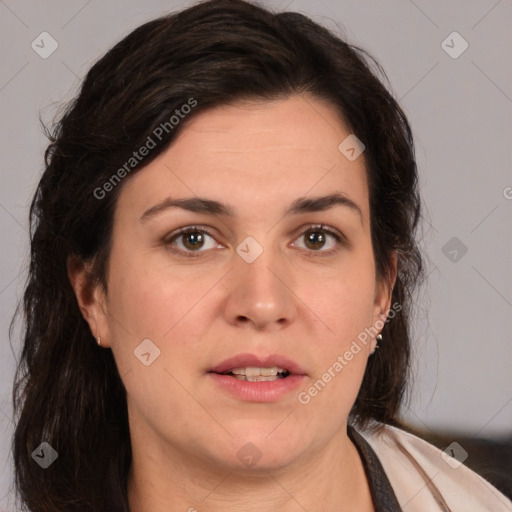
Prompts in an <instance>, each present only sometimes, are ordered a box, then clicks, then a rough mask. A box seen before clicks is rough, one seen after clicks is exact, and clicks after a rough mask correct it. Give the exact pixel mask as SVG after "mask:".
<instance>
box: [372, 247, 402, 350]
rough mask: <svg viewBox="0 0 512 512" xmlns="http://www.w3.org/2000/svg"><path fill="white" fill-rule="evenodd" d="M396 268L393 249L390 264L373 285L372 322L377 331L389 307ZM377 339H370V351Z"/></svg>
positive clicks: (380, 328) (396, 260)
mask: <svg viewBox="0 0 512 512" xmlns="http://www.w3.org/2000/svg"><path fill="white" fill-rule="evenodd" d="M397 269H398V256H397V254H396V251H393V252H392V253H391V256H390V265H389V269H388V272H387V274H386V275H385V276H382V277H379V278H378V279H377V283H376V287H375V302H374V307H373V323H372V325H373V326H375V328H376V329H377V331H378V332H380V331H381V330H382V327H383V326H384V323H385V321H386V318H387V316H388V314H389V310H390V308H391V297H392V294H393V288H394V286H395V282H396V276H397ZM376 345H377V340H376V339H375V338H374V339H373V340H372V352H373V351H374V350H375V346H376Z"/></svg>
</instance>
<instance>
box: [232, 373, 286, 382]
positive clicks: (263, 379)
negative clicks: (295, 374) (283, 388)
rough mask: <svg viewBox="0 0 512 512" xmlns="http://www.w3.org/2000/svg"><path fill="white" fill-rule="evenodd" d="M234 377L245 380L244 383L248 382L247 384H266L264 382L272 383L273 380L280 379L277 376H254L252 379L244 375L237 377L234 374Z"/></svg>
mask: <svg viewBox="0 0 512 512" xmlns="http://www.w3.org/2000/svg"><path fill="white" fill-rule="evenodd" d="M234 377H235V379H238V380H246V381H249V382H266V381H274V380H280V379H281V377H278V376H277V375H269V376H264V375H256V376H254V377H249V376H245V375H237V374H235V375H234Z"/></svg>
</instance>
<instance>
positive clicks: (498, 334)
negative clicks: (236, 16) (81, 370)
mask: <svg viewBox="0 0 512 512" xmlns="http://www.w3.org/2000/svg"><path fill="white" fill-rule="evenodd" d="M263 3H264V4H266V5H271V6H273V7H275V8H276V9H278V10H282V9H285V8H286V9H287V10H294V11H300V12H303V13H304V14H307V15H309V16H311V17H312V18H313V19H314V20H316V21H317V22H320V23H322V24H324V25H326V26H328V27H329V28H332V29H334V30H335V31H337V32H338V33H340V31H341V34H342V35H343V34H344V35H345V37H347V38H348V40H349V41H350V42H353V43H356V44H358V45H360V46H362V47H364V48H365V49H367V50H369V51H370V53H371V54H373V55H374V56H375V57H376V58H377V59H378V60H379V61H380V63H381V64H382V65H383V67H384V69H385V70H386V72H387V74H388V77H389V79H390V82H391V84H392V88H393V91H394V93H395V95H396V97H397V98H398V99H399V100H400V102H401V105H402V106H403V108H404V109H405V111H406V113H407V115H408V117H409V119H410V122H411V124H412V127H413V131H414V133H415V137H416V148H417V157H418V164H419V169H420V174H421V186H422V192H423V200H424V202H425V204H426V207H427V211H426V213H425V220H424V225H425V230H424V236H423V246H424V248H425V251H426V252H427V254H428V262H427V265H428V268H427V274H429V278H428V282H427V284H426V285H425V286H424V287H423V289H422V291H421V293H420V295H419V310H418V315H417V318H416V321H415V324H414V333H415V338H414V351H415V363H414V372H413V373H414V375H415V386H414V390H413V393H412V396H411V401H410V404H409V405H408V406H407V407H406V408H405V413H406V417H407V418H408V419H409V420H410V422H411V423H413V424H414V425H417V426H419V427H421V428H424V429H427V430H435V429H444V430H448V431H453V432H460V433H464V434H466V435H469V436H505V435H510V434H511V432H512V377H511V368H512V344H511V323H512V320H511V319H512V315H511V313H512V272H511V256H512V230H511V229H510V225H511V223H510V221H511V215H512V175H511V172H510V168H511V167H510V164H511V160H512V159H511V147H512V144H511V142H512V137H511V135H512V133H511V132H512V122H511V110H512V99H511V98H512V80H511V78H512V76H511V75H512V67H511V65H510V63H511V51H510V50H511V48H512V41H511V39H512V35H511V34H512V31H511V30H510V27H511V19H512V2H511V1H510V0H501V1H496V0H472V1H461V0H459V1H450V2H444V1H441V0H439V1H429V2H427V1H425V0H423V1H421V0H416V1H414V2H413V1H410V0H393V1H379V0H371V1H370V0H365V1H357V2H355V1H354V2H349V1H332V0H331V1H328V0H315V1H314V2H311V1H309V2H308V1H305V0H293V1H290V0H283V1H279V0H275V1H270V0H268V1H266V2H263ZM190 4H191V2H186V1H185V2H183V1H182V2H177V1H171V0H167V1H164V0H150V1H144V2H141V1H139V2H137V1H135V0H130V1H124V2H123V1H121V0H109V1H105V2H98V1H94V0H92V1H91V0H89V1H86V0H83V1H69V0H68V1H64V0H43V1H37V2H35V1H32V2H26V1H21V0H7V1H4V2H0V15H1V40H2V47H3V48H4V51H3V56H2V60H3V62H2V66H1V76H0V103H1V107H2V119H3V121H4V122H3V123H2V127H1V130H2V132H1V137H0V140H1V143H2V167H1V173H0V177H1V189H0V190H1V192H0V222H1V240H2V241H1V244H2V265H1V274H0V306H1V309H0V315H1V322H2V323H1V325H2V338H1V339H2V359H1V363H0V364H1V366H0V390H1V393H0V475H1V477H0V478H1V480H0V510H9V511H10V510H13V507H12V498H10V499H9V487H10V483H11V478H12V473H11V469H10V465H11V459H10V453H9V451H10V436H11V434H12V428H13V424H12V410H11V390H12V379H13V374H14V367H15V361H16V359H17V357H18V355H17V354H18V352H19V347H20V341H19V337H18V336H17V333H18V332H19V329H17V330H16V331H15V336H14V338H13V340H12V344H11V343H10V342H9V339H8V335H7V330H8V325H9V322H10V319H11V317H12V314H13V313H14V308H15V304H16V302H17V300H18V299H19V298H20V297H21V293H22V290H23V283H24V278H25V270H26V265H27V249H28V246H27V239H28V233H27V210H28V205H29V201H30V199H31V196H32V193H33V191H34V187H35V184H36V182H37V180H38V177H39V175H40V173H41V171H42V164H43V151H44V149H45V147H46V145H47V141H46V139H45V138H44V136H43V133H42V130H41V127H40V124H39V116H41V117H42V119H43V120H44V121H46V122H48V121H50V120H51V119H52V118H53V116H54V114H55V112H56V110H57V108H58V106H59V104H61V103H62V102H63V101H65V100H68V99H71V98H72V96H73V95H74V93H75V92H76V90H77V87H78V85H79V83H80V79H81V78H82V77H83V76H84V74H85V72H86V71H87V69H88V68H89V67H90V66H91V64H92V63H93V62H94V61H95V60H96V59H98V58H99V57H100V56H101V55H102V54H103V53H105V51H106V50H107V49H108V48H109V47H110V46H112V45H113V44H114V43H115V42H117V41H118V40H119V39H121V38H122V37H123V36H125V35H126V34H128V32H130V31H131V30H132V29H133V28H135V27H136V26H138V25H140V24H141V23H142V22H144V21H147V20H149V19H152V18H155V17H157V16H159V15H162V14H164V13H166V12H170V11H173V10H177V9H180V8H182V7H185V6H188V5H190ZM45 31H46V32H48V33H50V34H51V36H52V37H53V38H54V39H55V40H56V41H57V43H58V48H57V50H56V51H55V52H54V53H53V54H52V55H51V56H50V57H48V58H47V59H43V58H41V57H40V56H39V55H38V54H37V53H36V52H35V51H34V50H33V49H32V48H31V43H32V41H34V40H36V42H37V41H40V39H39V38H38V39H36V38H37V37H38V36H39V34H41V33H42V32H45ZM454 31H457V32H458V33H459V34H460V35H461V36H462V37H463V38H464V40H465V41H467V43H468V44H469V47H468V49H467V50H466V51H465V52H464V53H462V54H461V55H460V56H458V58H452V57H451V56H450V55H448V53H447V52H446V51H445V49H446V50H448V51H450V52H452V54H453V52H457V53H458V52H459V51H460V49H462V48H463V46H462V43H463V42H462V41H461V40H459V39H457V37H455V38H453V37H451V38H448V39H447V41H446V43H445V49H443V46H442V42H443V41H444V40H445V39H446V38H447V36H448V35H449V34H451V33H452V32H454ZM446 45H448V48H447V47H446ZM450 46H451V47H452V48H449V47H450ZM46 47H47V48H48V46H46ZM453 237H457V240H455V241H452V242H451V243H450V244H449V245H448V246H447V245H446V244H447V243H448V242H449V241H450V240H451V239H452V238H453ZM462 244H463V245H462ZM464 247H466V248H467V253H466V254H464V255H463V250H462V249H463V248H464ZM454 251H456V252H454ZM461 256H462V257H461ZM455 439H456V437H455ZM2 507H3V508H2Z"/></svg>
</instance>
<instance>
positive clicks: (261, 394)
mask: <svg viewBox="0 0 512 512" xmlns="http://www.w3.org/2000/svg"><path fill="white" fill-rule="evenodd" d="M208 375H209V376H210V377H211V378H212V379H213V380H214V382H216V383H217V385H218V386H219V387H220V388H221V389H223V390H224V391H226V392H227V393H229V394H231V395H232V396H234V397H236V398H238V399H240V400H246V401H248V402H275V401H277V400H279V399H280V398H283V397H284V396H286V395H288V394H289V393H291V392H292V391H293V390H296V389H297V388H298V387H299V386H300V384H301V383H302V382H303V380H304V378H305V377H306V376H305V375H289V376H288V377H286V378H284V379H277V380H272V381H263V382H250V381H248V380H239V379H237V378H236V377H231V376H230V375H221V374H219V373H208Z"/></svg>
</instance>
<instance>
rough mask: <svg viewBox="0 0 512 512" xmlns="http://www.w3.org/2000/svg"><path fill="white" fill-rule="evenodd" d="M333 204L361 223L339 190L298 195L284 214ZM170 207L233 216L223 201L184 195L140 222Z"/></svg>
mask: <svg viewBox="0 0 512 512" xmlns="http://www.w3.org/2000/svg"><path fill="white" fill-rule="evenodd" d="M335 206H344V207H346V208H348V209H349V210H352V211H353V212H355V213H357V214H358V215H359V217H360V220H361V224H362V223H363V213H362V211H361V208H359V206H358V205H357V204H356V203H355V202H354V201H352V199H350V198H349V197H347V196H346V195H344V194H341V193H339V192H336V193H334V194H329V195H326V196H320V197H299V198H298V199H296V200H295V201H294V202H293V203H292V204H291V206H290V207H289V208H288V210H286V212H285V214H284V216H285V217H286V216H288V215H299V214H301V213H310V212H322V211H326V210H329V209H331V208H334V207H335ZM171 208H181V209H182V210H187V211H189V212H194V213H206V214H209V215H222V216H225V217H234V216H235V212H234V210H233V209H232V208H231V207H230V206H228V205H225V204H223V203H220V202H218V201H214V200H212V199H206V198H204V197H185V198H180V199H172V198H166V199H164V200H163V201H161V202H160V203H158V204H156V205H155V206H152V207H151V208H149V209H147V210H146V211H145V212H144V213H143V214H142V216H141V217H140V219H139V220H140V221H141V222H145V221H147V220H149V219H150V218H153V217H156V216H157V215H159V214H160V213H162V212H164V211H167V210H169V209H171Z"/></svg>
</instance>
